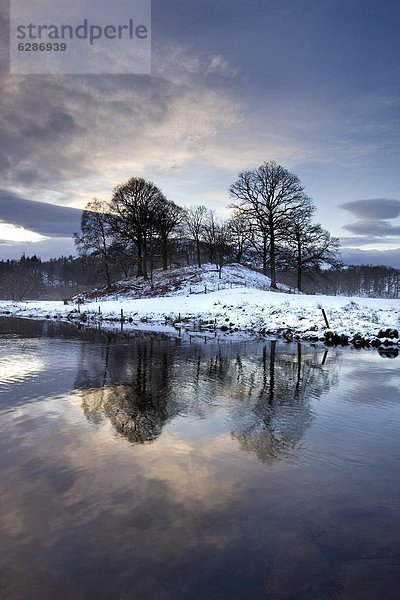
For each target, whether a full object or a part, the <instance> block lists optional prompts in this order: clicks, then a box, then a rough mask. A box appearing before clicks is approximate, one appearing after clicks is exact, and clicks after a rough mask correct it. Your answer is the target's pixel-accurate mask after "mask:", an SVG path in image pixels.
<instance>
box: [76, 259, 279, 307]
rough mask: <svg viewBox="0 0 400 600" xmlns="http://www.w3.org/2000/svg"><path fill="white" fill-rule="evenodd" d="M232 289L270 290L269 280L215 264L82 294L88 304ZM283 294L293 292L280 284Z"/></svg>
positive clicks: (242, 269)
mask: <svg viewBox="0 0 400 600" xmlns="http://www.w3.org/2000/svg"><path fill="white" fill-rule="evenodd" d="M231 288H253V289H259V290H270V289H271V280H270V278H269V277H266V276H265V275H262V274H261V273H258V272H256V271H252V270H251V269H248V268H247V267H244V266H243V265H239V264H236V263H235V264H230V265H226V266H224V267H223V268H222V272H221V276H220V273H219V269H217V268H216V267H215V265H214V264H205V265H203V266H202V267H196V266H191V267H182V268H180V269H173V270H171V271H161V270H157V271H155V272H154V276H153V282H152V283H151V281H150V280H148V279H144V278H143V277H130V278H128V279H123V280H121V281H118V282H117V283H115V284H114V285H113V286H112V288H111V289H110V288H108V289H105V288H104V289H100V290H93V291H91V292H88V293H85V294H81V297H83V298H85V299H86V300H92V299H95V298H98V299H99V298H101V299H102V300H115V299H116V298H118V299H135V298H154V297H160V296H187V295H190V294H203V293H205V292H206V293H208V292H215V291H218V290H223V289H231ZM278 288H279V290H280V291H282V292H284V291H289V288H288V287H287V286H286V285H283V284H278Z"/></svg>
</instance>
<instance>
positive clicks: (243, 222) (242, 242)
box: [227, 213, 251, 263]
mask: <svg viewBox="0 0 400 600" xmlns="http://www.w3.org/2000/svg"><path fill="white" fill-rule="evenodd" d="M227 226H228V228H229V231H230V238H231V243H232V245H233V246H234V248H235V261H236V262H237V263H240V262H241V261H242V258H243V255H244V254H245V253H246V251H247V250H248V249H249V248H250V246H251V226H250V223H249V222H248V220H247V219H245V218H244V217H242V216H241V215H240V214H238V213H235V214H234V215H233V217H231V218H230V219H229V221H228V223H227Z"/></svg>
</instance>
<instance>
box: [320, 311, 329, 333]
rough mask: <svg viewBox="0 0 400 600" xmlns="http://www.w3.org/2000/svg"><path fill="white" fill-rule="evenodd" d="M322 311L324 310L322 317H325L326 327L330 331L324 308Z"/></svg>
mask: <svg viewBox="0 0 400 600" xmlns="http://www.w3.org/2000/svg"><path fill="white" fill-rule="evenodd" d="M321 310H322V316H323V317H324V321H325V325H326V327H327V329H330V327H329V321H328V317H327V316H326V312H325V311H324V309H323V308H321Z"/></svg>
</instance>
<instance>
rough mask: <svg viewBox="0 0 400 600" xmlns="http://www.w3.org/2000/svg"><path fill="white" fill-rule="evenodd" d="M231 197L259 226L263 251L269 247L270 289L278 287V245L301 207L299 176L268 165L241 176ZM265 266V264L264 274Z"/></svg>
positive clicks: (233, 186) (301, 196)
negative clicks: (294, 212)
mask: <svg viewBox="0 0 400 600" xmlns="http://www.w3.org/2000/svg"><path fill="white" fill-rule="evenodd" d="M230 196H231V198H232V199H233V200H234V201H235V203H233V204H232V207H233V208H235V209H236V210H237V211H238V212H239V214H240V215H241V216H242V217H244V218H247V219H249V220H250V221H253V222H254V224H255V225H256V227H257V229H258V231H259V232H260V233H261V235H262V238H263V246H264V248H266V246H267V244H268V253H269V267H270V273H271V287H272V288H276V287H277V283H276V248H277V243H278V241H279V240H280V239H282V237H284V234H285V230H286V227H287V224H288V222H289V221H290V218H291V216H292V215H293V211H295V210H296V209H298V208H299V207H300V206H301V205H302V202H303V200H304V197H305V196H304V187H303V186H302V184H301V183H300V180H299V178H298V177H297V175H294V174H293V173H290V172H289V171H288V170H287V169H285V168H284V167H282V166H281V165H278V164H277V163H275V162H267V163H264V164H263V165H261V166H260V167H258V168H257V169H254V170H253V171H246V172H243V173H239V177H238V179H237V181H236V182H235V183H234V184H233V185H232V186H231V188H230ZM265 267H266V265H265V264H263V270H264V272H265Z"/></svg>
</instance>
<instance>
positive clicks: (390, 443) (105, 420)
mask: <svg viewBox="0 0 400 600" xmlns="http://www.w3.org/2000/svg"><path fill="white" fill-rule="evenodd" d="M205 342H207V343H205ZM399 366H400V358H396V357H395V353H394V352H393V351H389V352H387V353H386V354H383V355H382V354H379V353H378V352H377V351H375V350H355V349H351V348H345V349H343V348H330V349H329V350H326V349H325V348H324V347H321V346H318V347H312V346H307V345H297V344H288V343H285V342H281V341H278V342H275V341H251V340H247V341H245V340H242V341H238V342H235V341H231V342H229V341H226V340H224V341H220V340H218V339H216V340H206V339H205V340H204V341H203V342H201V340H194V342H192V343H189V341H188V340H185V339H176V338H175V339H172V338H168V337H162V336H159V335H157V334H146V333H138V334H137V335H136V336H135V337H132V338H131V339H124V338H119V337H118V336H115V335H109V334H107V333H105V332H101V331H79V330H78V329H75V328H74V327H73V326H70V325H68V324H62V323H55V322H54V323H53V322H51V321H46V322H39V321H29V320H22V319H14V318H1V319H0V411H1V413H0V446H1V447H0V457H1V458H0V460H1V465H0V481H1V505H0V508H1V516H0V521H1V524H0V549H1V557H0V574H1V575H0V581H1V583H0V586H1V587H0V596H1V598H4V599H5V600H28V599H29V600H31V599H33V598H37V599H39V600H47V599H49V600H50V599H51V600H54V599H57V600H67V599H68V600H80V599H82V600H83V599H85V600H88V599H89V600H91V599H93V600H94V599H96V600H102V599H107V600H108V599H116V600H130V599H134V600H142V599H146V600H147V599H149V600H153V599H155V600H158V599H160V600H164V599H171V600H172V599H173V600H181V599H182V600H183V599H191V600H203V599H204V600H214V599H229V600H234V599H252V600H257V599H261V598H262V599H269V600H275V599H277V600H280V599H293V600H303V599H304V600H314V599H315V600H321V599H331V598H340V599H349V600H350V599H351V600H358V599H360V600H361V599H362V600H365V599H371V600H376V599H378V598H379V599H380V598H385V600H390V599H392V598H393V599H395V598H396V599H397V598H398V597H399V596H398V594H399V592H398V588H399V584H400V510H399V509H400V500H399V499H400V445H399V439H400V436H399V433H400V431H399V430H400V426H399V423H400V395H399V389H400V370H399Z"/></svg>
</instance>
